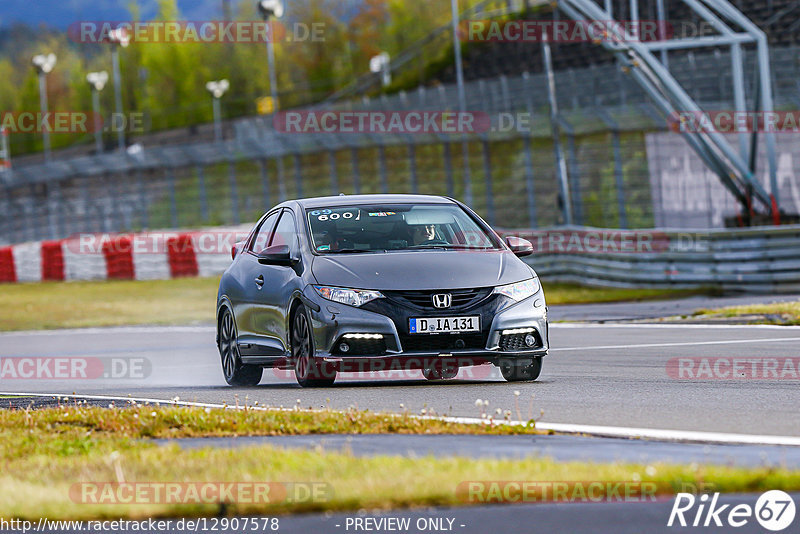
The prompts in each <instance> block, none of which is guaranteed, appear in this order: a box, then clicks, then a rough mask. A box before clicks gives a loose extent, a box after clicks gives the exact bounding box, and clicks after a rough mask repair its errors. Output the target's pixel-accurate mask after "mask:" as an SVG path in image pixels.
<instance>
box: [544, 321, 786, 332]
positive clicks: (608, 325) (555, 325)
mask: <svg viewBox="0 0 800 534" xmlns="http://www.w3.org/2000/svg"><path fill="white" fill-rule="evenodd" d="M550 327H551V328H679V329H682V330H683V329H702V330H716V329H719V330H725V329H728V330H732V329H736V330H745V329H746V330H800V326H795V325H786V326H782V325H777V324H697V323H691V324H680V323H674V324H673V323H666V324H665V323H575V322H563V323H560V322H555V323H550Z"/></svg>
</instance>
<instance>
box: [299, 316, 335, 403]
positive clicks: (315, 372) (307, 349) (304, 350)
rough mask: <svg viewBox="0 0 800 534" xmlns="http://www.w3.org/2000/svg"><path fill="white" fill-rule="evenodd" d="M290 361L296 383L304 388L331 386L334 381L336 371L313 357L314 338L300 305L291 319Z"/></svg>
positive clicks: (309, 321)
mask: <svg viewBox="0 0 800 534" xmlns="http://www.w3.org/2000/svg"><path fill="white" fill-rule="evenodd" d="M291 338H292V361H293V362H294V374H295V377H296V378H297V383H298V384H300V386H301V387H304V388H313V387H328V386H332V385H333V382H334V381H335V380H336V369H334V368H333V367H332V366H331V365H329V364H327V363H325V362H320V361H318V360H317V358H315V357H314V336H313V335H312V332H311V320H310V319H309V317H308V311H307V310H306V308H305V306H303V305H302V304H301V305H300V306H298V308H297V310H296V311H295V313H294V316H293V318H292V332H291Z"/></svg>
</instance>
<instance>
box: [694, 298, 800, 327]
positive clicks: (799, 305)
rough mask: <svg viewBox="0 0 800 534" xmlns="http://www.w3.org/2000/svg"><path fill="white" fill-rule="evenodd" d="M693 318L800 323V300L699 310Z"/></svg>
mask: <svg viewBox="0 0 800 534" xmlns="http://www.w3.org/2000/svg"><path fill="white" fill-rule="evenodd" d="M692 318H693V319H704V320H709V321H731V320H733V321H735V322H741V323H747V324H774V325H784V326H791V325H795V326H796V325H800V301H796V302H774V303H772V304H749V305H745V306H731V307H728V308H720V309H717V310H698V311H696V312H695V314H694V316H693V317H692Z"/></svg>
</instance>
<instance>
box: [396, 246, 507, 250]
mask: <svg viewBox="0 0 800 534" xmlns="http://www.w3.org/2000/svg"><path fill="white" fill-rule="evenodd" d="M408 248H410V249H425V248H441V249H445V250H490V249H491V248H492V247H471V246H469V245H411V246H410V247H408Z"/></svg>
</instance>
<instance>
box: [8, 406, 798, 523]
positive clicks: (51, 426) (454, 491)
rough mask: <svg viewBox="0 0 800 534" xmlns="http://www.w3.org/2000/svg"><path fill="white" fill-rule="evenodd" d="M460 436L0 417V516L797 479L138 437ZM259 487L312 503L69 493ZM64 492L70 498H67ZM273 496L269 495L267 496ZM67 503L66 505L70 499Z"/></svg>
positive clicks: (376, 423)
mask: <svg viewBox="0 0 800 534" xmlns="http://www.w3.org/2000/svg"><path fill="white" fill-rule="evenodd" d="M391 425H395V426H394V428H391ZM506 429H507V427H494V428H492V427H488V426H470V427H469V430H470V431H471V432H481V433H487V432H490V433H506V432H509V431H510V432H531V431H532V429H530V428H524V427H523V428H517V429H515V430H506ZM463 430H465V429H464V428H463V425H453V424H447V423H441V422H433V421H420V420H416V419H414V418H412V417H409V416H389V415H381V414H368V413H366V412H356V411H350V412H345V413H334V412H327V411H324V410H323V411H321V412H315V413H309V412H303V411H284V412H277V411H270V412H261V411H253V410H249V411H239V412H233V411H231V410H227V411H226V410H208V411H207V410H204V409H201V408H177V407H164V408H155V407H153V406H137V407H129V408H126V409H108V410H107V409H99V408H89V407H84V406H80V405H77V404H68V405H65V406H62V407H60V408H52V409H47V410H33V411H24V410H22V411H20V410H16V411H10V410H9V411H3V412H0V462H2V464H3V471H2V473H0V517H6V518H22V519H29V520H36V519H37V518H40V517H48V518H49V519H76V520H77V519H99V518H105V519H110V518H139V519H142V518H150V517H153V518H157V517H185V516H217V515H220V514H223V515H224V514H228V515H251V514H252V515H256V514H259V515H271V514H279V513H299V512H321V511H335V510H339V511H355V510H362V509H370V510H374V509H403V508H410V507H420V506H451V505H453V506H459V505H468V504H471V503H470V502H469V501H468V499H466V498H465V496H464V493H463V491H464V484H465V483H467V482H469V481H503V480H505V481H530V482H546V481H559V482H566V483H567V484H569V485H570V486H575V485H578V484H580V483H581V482H588V481H598V482H602V481H606V482H614V483H617V482H626V481H630V482H641V483H647V484H650V485H651V486H652V487H654V488H656V493H657V494H661V495H668V494H673V493H674V492H676V491H678V489H679V488H683V487H684V485H693V486H695V487H709V486H712V487H713V488H714V490H715V491H721V492H753V491H763V490H766V489H782V490H784V491H797V490H798V489H800V472H798V471H789V470H785V469H774V468H756V469H750V470H746V469H738V468H730V467H713V466H705V465H703V466H700V465H696V464H693V465H690V466H679V465H667V464H653V465H637V464H623V463H611V464H592V463H585V462H568V463H557V462H553V461H552V460H549V459H546V458H528V459H518V460H487V459H481V460H476V459H473V458H458V457H454V458H433V457H423V458H403V457H393V456H372V457H362V458H359V457H355V456H353V455H352V454H349V453H347V452H343V453H327V452H325V451H324V450H284V449H280V448H275V447H268V446H261V447H247V448H237V449H212V448H201V449H193V450H181V449H180V448H179V447H178V446H177V445H167V446H164V445H157V444H155V443H153V442H151V441H149V440H148V439H147V438H148V437H150V436H162V437H165V436H169V437H179V436H205V435H211V436H216V435H220V434H222V435H227V434H228V433H229V432H232V433H235V434H247V433H258V434H273V433H274V434H285V433H299V432H303V433H315V432H316V433H325V432H343V431H346V432H364V431H370V432H374V431H395V432H403V431H405V432H412V431H413V432H415V433H432V432H433V433H441V432H446V433H453V432H459V431H463ZM121 480H124V481H125V482H126V483H147V482H180V483H184V484H191V483H203V482H259V483H309V484H314V485H317V486H321V487H324V491H323V493H322V495H321V496H320V497H319V498H316V499H305V500H303V499H299V500H296V501H289V500H284V499H281V498H277V499H273V500H271V501H269V502H261V503H242V502H238V503H226V504H225V505H223V504H222V503H220V502H216V501H214V500H213V499H212V500H211V501H210V502H204V503H202V504H152V503H151V504H141V503H137V504H133V505H130V504H128V505H125V504H93V503H88V504H87V503H85V502H83V501H82V500H81V498H80V497H79V495H80V492H78V493H77V495H78V496H77V497H76V493H75V491H74V489H75V487H76V485H77V487H81V486H80V485H81V484H82V483H106V482H111V483H115V482H119V481H121ZM71 490H73V492H72V493H71ZM273 495H274V494H273ZM74 499H75V500H77V502H76V501H75V500H74Z"/></svg>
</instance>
